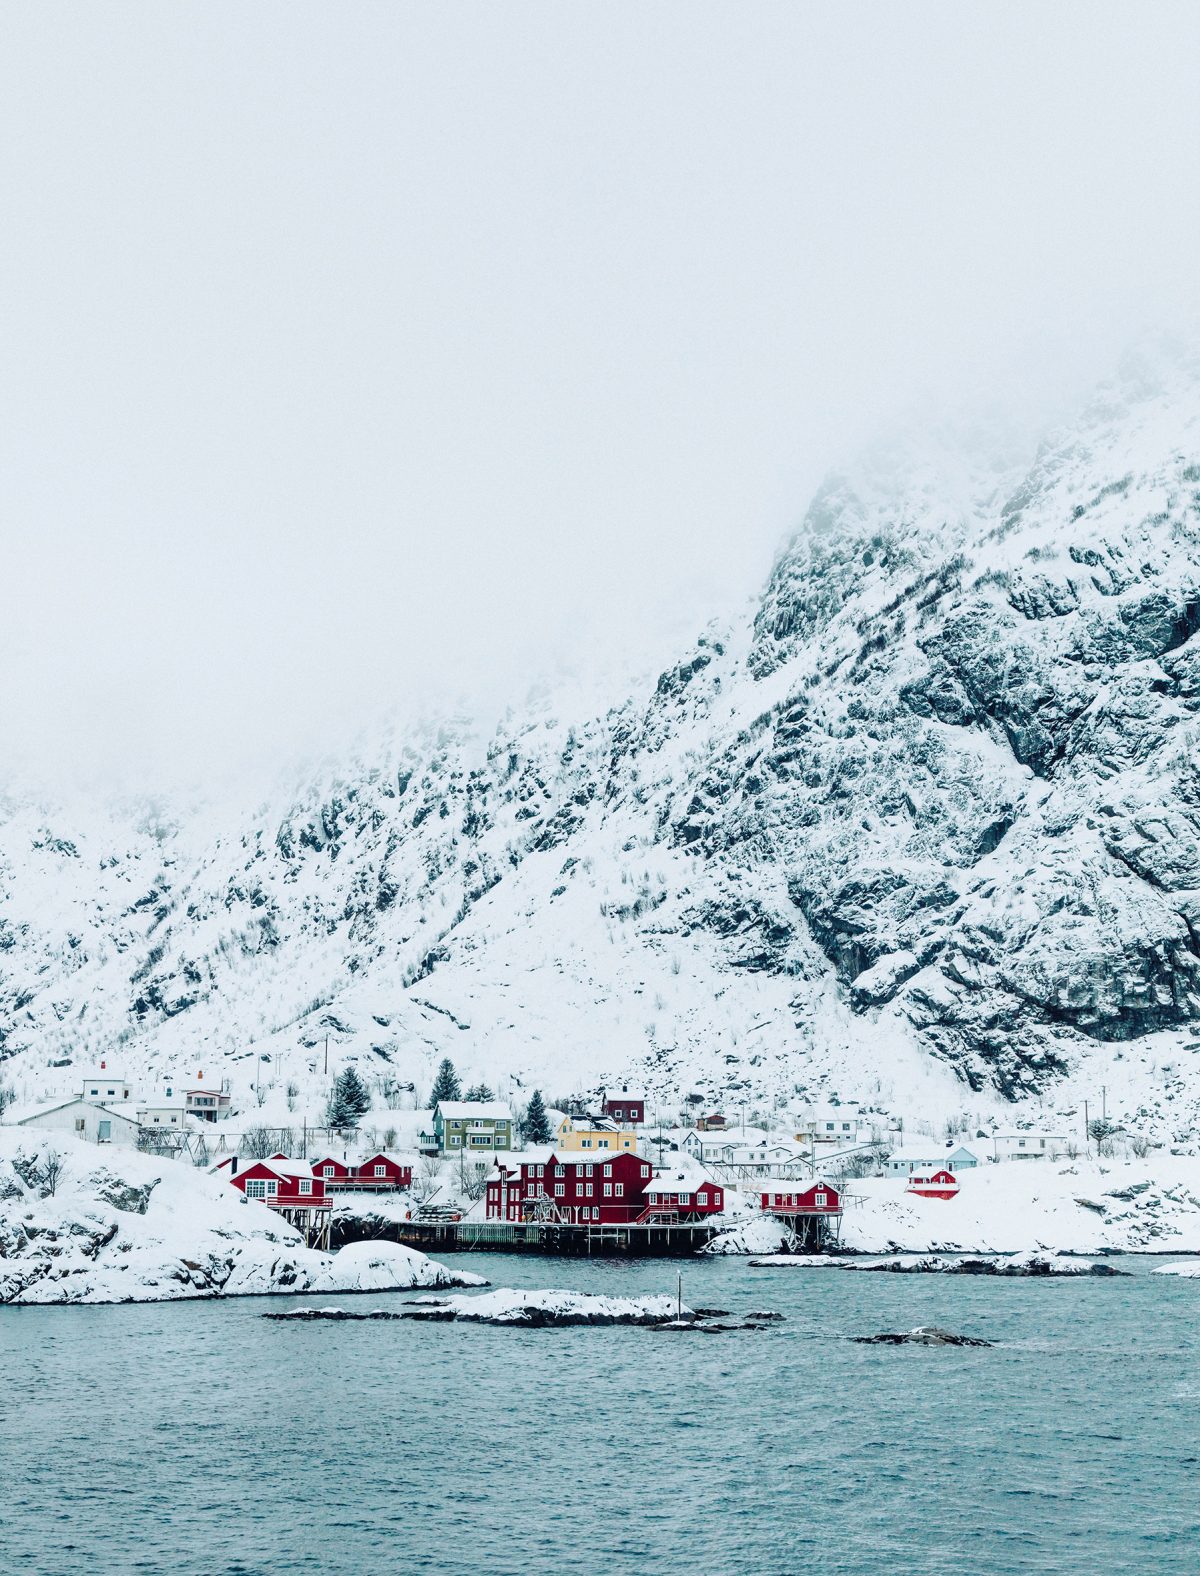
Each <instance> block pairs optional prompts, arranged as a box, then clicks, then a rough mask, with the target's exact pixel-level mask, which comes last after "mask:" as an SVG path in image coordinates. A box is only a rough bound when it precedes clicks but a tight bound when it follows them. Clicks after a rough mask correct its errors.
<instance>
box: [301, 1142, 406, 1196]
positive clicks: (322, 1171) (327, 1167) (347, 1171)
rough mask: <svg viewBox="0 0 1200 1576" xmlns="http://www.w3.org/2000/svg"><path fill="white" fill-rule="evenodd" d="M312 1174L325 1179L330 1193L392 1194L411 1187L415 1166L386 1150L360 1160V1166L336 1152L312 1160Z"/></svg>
mask: <svg viewBox="0 0 1200 1576" xmlns="http://www.w3.org/2000/svg"><path fill="white" fill-rule="evenodd" d="M313 1174H314V1175H315V1176H319V1177H321V1178H322V1179H323V1180H324V1183H325V1186H326V1187H327V1188H328V1189H329V1191H330V1192H331V1193H336V1192H339V1191H347V1192H354V1191H361V1192H374V1193H389V1192H393V1191H395V1190H397V1189H399V1188H406V1187H411V1186H412V1167H411V1166H410V1165H406V1164H405V1163H404V1162H403V1161H401V1160H397V1159H396V1157H395V1156H394V1155H389V1154H385V1153H384V1151H383V1150H380V1152H379V1153H378V1154H375V1155H369V1156H368V1157H367V1159H366V1160H360V1161H359V1162H358V1164H357V1165H349V1164H348V1163H347V1162H346V1161H345V1160H339V1159H338V1158H337V1156H336V1155H322V1157H321V1158H320V1160H316V1161H314V1162H313Z"/></svg>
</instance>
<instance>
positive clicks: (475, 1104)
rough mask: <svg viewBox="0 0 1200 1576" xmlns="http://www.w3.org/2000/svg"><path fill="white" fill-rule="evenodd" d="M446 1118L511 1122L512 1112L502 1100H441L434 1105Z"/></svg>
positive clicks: (458, 1120)
mask: <svg viewBox="0 0 1200 1576" xmlns="http://www.w3.org/2000/svg"><path fill="white" fill-rule="evenodd" d="M434 1110H435V1113H436V1112H437V1111H440V1112H441V1113H442V1117H443V1119H444V1120H448V1121H454V1122H461V1121H464V1120H469V1119H470V1118H472V1117H473V1118H475V1120H476V1121H480V1122H511V1121H512V1112H511V1111H510V1110H509V1109H508V1107H507V1106H506V1105H505V1104H504V1102H503V1101H502V1100H439V1101H438V1103H437V1105H436V1106H435V1107H434Z"/></svg>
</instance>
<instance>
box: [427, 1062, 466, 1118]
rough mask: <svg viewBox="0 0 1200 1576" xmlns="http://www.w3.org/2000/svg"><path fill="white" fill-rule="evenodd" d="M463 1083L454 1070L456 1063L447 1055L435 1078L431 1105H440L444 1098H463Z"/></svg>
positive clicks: (430, 1099)
mask: <svg viewBox="0 0 1200 1576" xmlns="http://www.w3.org/2000/svg"><path fill="white" fill-rule="evenodd" d="M461 1099H462V1085H461V1084H460V1083H459V1081H458V1074H457V1073H456V1072H455V1071H454V1063H453V1062H452V1061H451V1060H450V1058H449V1057H448V1056H447V1057H446V1059H445V1061H444V1062H443V1063H442V1065H441V1066H440V1067H439V1068H438V1075H437V1077H436V1079H435V1080H434V1084H433V1093H432V1094H431V1095H430V1096H429V1103H430V1105H431V1106H435V1105H440V1104H441V1102H442V1101H443V1100H461Z"/></svg>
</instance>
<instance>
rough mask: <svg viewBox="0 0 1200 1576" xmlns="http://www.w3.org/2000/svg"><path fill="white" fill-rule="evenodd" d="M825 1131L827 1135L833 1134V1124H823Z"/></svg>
mask: <svg viewBox="0 0 1200 1576" xmlns="http://www.w3.org/2000/svg"><path fill="white" fill-rule="evenodd" d="M825 1131H826V1132H827V1133H832V1132H833V1123H832V1122H826V1123H825Z"/></svg>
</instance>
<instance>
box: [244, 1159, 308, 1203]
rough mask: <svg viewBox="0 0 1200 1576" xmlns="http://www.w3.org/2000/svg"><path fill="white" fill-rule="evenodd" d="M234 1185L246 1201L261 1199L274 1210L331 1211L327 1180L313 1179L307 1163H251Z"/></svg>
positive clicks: (266, 1161) (275, 1161)
mask: <svg viewBox="0 0 1200 1576" xmlns="http://www.w3.org/2000/svg"><path fill="white" fill-rule="evenodd" d="M229 1181H230V1183H231V1185H232V1186H233V1187H235V1188H237V1189H238V1191H239V1192H241V1193H244V1194H245V1195H246V1197H247V1198H254V1199H259V1200H260V1201H261V1202H262V1203H264V1204H269V1205H271V1206H272V1208H275V1209H294V1208H297V1207H305V1208H316V1209H321V1208H328V1207H329V1200H328V1198H327V1197H326V1194H325V1179H324V1178H323V1177H314V1176H313V1174H312V1167H311V1166H310V1165H309V1164H308V1163H307V1161H304V1160H280V1159H275V1158H272V1159H271V1160H252V1161H251V1162H250V1164H249V1165H248V1166H246V1168H245V1169H244V1170H238V1171H235V1172H234V1174H233V1175H232V1176H231V1177H230V1178H229Z"/></svg>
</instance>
